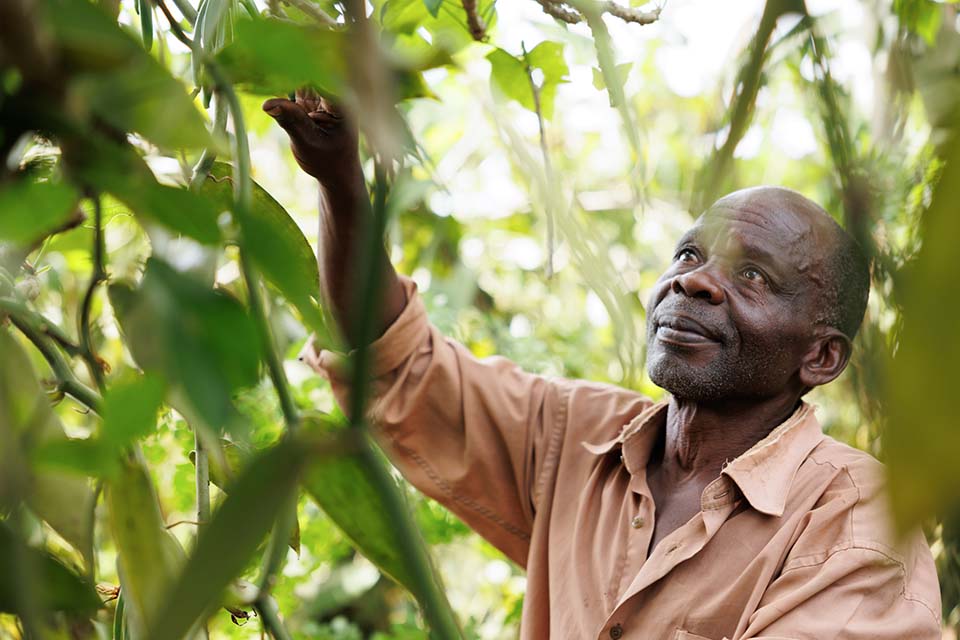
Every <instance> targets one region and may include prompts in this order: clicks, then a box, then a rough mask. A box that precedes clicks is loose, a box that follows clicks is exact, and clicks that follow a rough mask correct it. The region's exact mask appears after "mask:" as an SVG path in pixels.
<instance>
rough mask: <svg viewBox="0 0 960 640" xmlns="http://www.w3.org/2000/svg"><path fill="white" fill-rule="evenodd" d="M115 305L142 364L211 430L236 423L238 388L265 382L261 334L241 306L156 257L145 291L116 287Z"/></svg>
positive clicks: (142, 287)
mask: <svg viewBox="0 0 960 640" xmlns="http://www.w3.org/2000/svg"><path fill="white" fill-rule="evenodd" d="M110 300H111V303H112V304H113V306H114V309H115V310H116V312H117V317H118V318H119V320H120V326H121V327H122V329H123V331H124V333H125V334H126V336H127V341H128V345H129V347H130V350H131V352H132V353H133V356H134V358H136V360H137V362H138V363H139V364H140V366H141V367H143V368H144V369H146V370H149V371H157V372H160V373H162V374H163V376H164V377H165V378H166V379H167V380H168V381H170V384H171V388H172V389H173V390H174V391H175V395H176V397H177V398H178V399H182V400H183V401H184V402H186V403H187V404H188V405H189V408H190V409H192V413H195V414H196V416H197V417H199V418H200V419H201V420H203V422H204V423H205V424H206V425H207V426H209V427H211V428H217V429H219V428H222V427H231V426H233V425H234V419H235V417H236V411H235V409H234V407H233V403H232V401H231V398H232V395H233V393H234V391H236V390H238V389H240V388H243V387H248V386H252V385H253V384H255V383H256V382H257V381H258V379H259V362H260V358H259V354H260V339H259V334H258V333H257V329H256V326H255V325H254V323H253V320H252V319H251V318H250V316H249V315H248V314H247V311H246V309H245V308H244V307H243V305H242V304H240V302H238V301H237V300H236V299H235V298H233V297H231V296H230V295H228V294H227V293H226V292H224V291H221V290H214V289H210V288H209V287H207V286H205V285H203V284H201V283H199V282H196V281H194V280H192V279H191V278H189V277H187V276H185V275H183V274H181V273H178V272H177V271H175V270H174V269H173V268H171V267H170V266H169V265H167V264H166V263H164V262H162V261H160V260H157V259H155V258H151V259H150V260H148V261H147V268H146V272H145V274H144V277H143V280H142V281H141V283H140V286H139V287H137V288H133V287H131V286H130V285H127V284H121V283H115V284H113V285H111V287H110Z"/></svg>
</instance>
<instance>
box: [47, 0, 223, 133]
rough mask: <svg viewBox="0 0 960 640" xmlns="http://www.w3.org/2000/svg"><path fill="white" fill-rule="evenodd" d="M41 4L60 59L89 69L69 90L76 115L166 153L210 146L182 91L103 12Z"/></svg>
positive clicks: (63, 1) (85, 5)
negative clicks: (131, 134) (93, 117)
mask: <svg viewBox="0 0 960 640" xmlns="http://www.w3.org/2000/svg"><path fill="white" fill-rule="evenodd" d="M46 5H47V9H48V11H47V18H48V21H49V23H50V25H51V26H52V27H53V33H54V36H55V37H56V38H57V39H58V41H59V42H60V43H61V46H62V47H63V48H64V54H65V56H64V57H65V58H66V59H67V60H69V61H70V62H71V63H72V64H75V65H78V66H87V67H93V68H92V69H90V71H91V72H90V73H78V74H77V75H75V76H74V77H73V78H72V79H71V82H70V84H69V85H68V95H69V102H70V104H71V105H72V107H73V108H74V109H75V111H76V112H78V113H83V112H85V111H87V110H89V112H90V113H92V114H94V115H96V116H97V117H98V118H100V119H102V120H103V121H105V122H107V123H109V124H111V125H113V126H115V127H117V128H119V129H121V130H123V131H133V132H136V133H139V134H140V135H142V136H143V137H144V138H146V139H148V140H150V141H151V142H153V143H155V144H157V145H159V146H161V147H165V148H180V147H185V148H202V147H206V146H209V145H210V143H211V138H210V135H209V133H208V132H207V127H206V123H205V120H204V118H203V116H202V115H201V113H200V111H199V110H198V109H197V108H196V106H195V105H194V103H193V100H192V99H191V98H190V96H189V95H188V94H187V92H186V88H185V87H184V86H183V85H182V84H181V83H180V82H179V81H178V80H176V79H174V78H173V77H172V76H171V75H170V74H169V73H168V72H167V70H166V69H165V68H164V67H163V65H161V64H160V63H159V62H157V61H156V60H155V59H154V58H153V57H152V56H150V55H149V54H148V53H147V52H146V51H144V50H143V47H142V46H140V44H139V43H137V41H136V40H135V39H134V38H133V37H132V36H130V35H129V34H128V33H126V32H124V31H123V30H122V29H121V28H120V26H119V25H118V24H117V23H116V22H115V21H113V20H111V19H110V18H109V17H108V16H107V15H106V13H105V12H103V11H101V10H100V9H98V8H97V7H95V6H94V5H93V4H91V3H90V2H87V1H86V0H47V2H46Z"/></svg>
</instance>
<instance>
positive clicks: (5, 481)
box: [0, 329, 94, 561]
mask: <svg viewBox="0 0 960 640" xmlns="http://www.w3.org/2000/svg"><path fill="white" fill-rule="evenodd" d="M65 441H67V438H66V435H64V433H63V427H62V426H61V425H60V421H59V420H58V419H57V417H56V415H55V414H54V413H53V410H52V409H51V408H50V403H49V401H48V399H47V395H46V393H44V391H43V389H42V388H41V387H40V384H39V382H38V381H37V378H36V376H35V374H34V372H33V367H32V365H31V364H30V360H29V358H28V357H27V354H26V353H25V352H24V351H23V349H22V348H20V345H19V344H17V342H16V341H15V340H14V339H13V337H12V336H11V335H10V334H9V333H8V332H7V331H5V330H3V329H0V506H3V505H7V506H10V505H12V504H15V503H16V502H19V501H21V500H26V502H27V504H28V505H29V506H30V508H31V509H32V510H33V511H34V512H35V513H36V514H37V515H38V516H40V517H41V518H43V519H44V520H46V521H47V522H48V523H49V524H50V526H51V527H53V528H54V530H55V531H57V533H59V534H60V535H61V536H63V538H64V539H65V540H66V541H67V542H69V543H70V544H71V545H73V546H74V547H76V548H77V550H79V551H80V552H81V553H82V554H83V556H84V558H85V559H86V560H87V561H89V560H90V558H91V557H92V545H93V540H92V537H91V534H92V529H91V523H90V514H91V512H92V508H93V500H94V494H93V490H92V488H91V487H90V483H89V482H88V481H87V480H86V478H81V477H77V476H76V475H73V474H68V473H63V472H60V471H56V470H51V469H43V468H38V469H31V468H30V467H29V466H28V461H29V460H30V459H31V457H32V453H33V451H35V450H36V449H38V448H40V447H43V446H46V445H48V444H49V443H54V442H65Z"/></svg>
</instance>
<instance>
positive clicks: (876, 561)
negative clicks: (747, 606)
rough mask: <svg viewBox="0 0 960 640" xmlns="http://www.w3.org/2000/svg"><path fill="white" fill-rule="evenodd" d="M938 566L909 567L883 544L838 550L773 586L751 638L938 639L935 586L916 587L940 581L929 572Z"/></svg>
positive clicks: (755, 617)
mask: <svg viewBox="0 0 960 640" xmlns="http://www.w3.org/2000/svg"><path fill="white" fill-rule="evenodd" d="M918 535H919V534H918ZM921 537H922V536H921ZM919 544H924V543H922V541H921V542H920V543H919ZM927 555H929V554H927ZM931 571H933V567H932V563H930V566H927V565H926V564H923V563H921V564H919V565H918V566H915V567H908V566H906V564H905V560H904V558H902V557H900V556H899V555H894V554H891V553H890V552H889V551H888V550H885V549H883V548H881V547H876V548H868V547H861V546H852V547H849V548H841V549H839V550H835V551H834V552H832V553H831V554H830V555H829V556H828V557H827V558H826V559H823V560H820V559H817V561H816V562H811V563H809V564H806V565H803V564H800V565H797V566H795V567H794V568H791V569H789V570H786V571H784V572H783V573H782V574H781V575H780V577H779V578H777V579H776V580H775V581H774V582H773V583H772V584H771V585H770V586H769V587H768V588H767V591H766V593H765V594H764V597H763V600H762V602H761V604H760V607H759V608H758V609H757V611H756V612H755V613H754V614H753V615H752V616H751V618H750V625H749V627H748V629H747V632H746V633H745V634H744V636H743V638H744V640H783V639H791V640H808V639H809V640H829V639H831V638H838V639H839V638H843V639H844V640H861V639H862V640H900V639H902V638H911V639H913V640H935V639H937V638H940V637H941V628H940V615H939V612H938V611H936V610H934V609H933V608H932V606H931V604H930V603H929V602H928V601H929V598H927V597H923V596H926V595H929V594H918V593H916V592H914V591H913V589H914V588H920V589H922V588H923V587H924V585H925V584H926V583H930V582H932V583H933V584H936V574H935V573H934V574H933V575H932V576H931V575H926V574H929V573H930V572H931Z"/></svg>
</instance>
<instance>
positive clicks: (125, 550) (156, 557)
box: [104, 456, 183, 637]
mask: <svg viewBox="0 0 960 640" xmlns="http://www.w3.org/2000/svg"><path fill="white" fill-rule="evenodd" d="M104 498H105V503H106V505H107V511H108V514H109V521H110V531H111V533H112V534H113V540H114V543H115V544H116V546H117V571H118V573H119V574H120V584H121V588H122V589H123V594H124V597H125V614H126V620H127V623H128V624H129V625H130V628H131V629H132V630H133V631H134V633H133V636H134V637H143V634H144V631H145V630H146V628H147V625H148V624H149V622H150V621H151V620H154V619H155V617H154V616H155V615H156V613H157V607H158V606H159V603H160V602H161V601H162V600H161V599H162V598H163V597H164V595H165V594H166V593H167V590H168V589H169V588H170V585H171V584H172V581H173V577H174V576H175V575H177V572H178V569H179V567H180V566H181V565H182V564H183V552H182V550H181V549H180V545H179V543H178V542H177V541H176V539H175V538H174V537H173V536H172V535H171V534H170V532H169V531H167V530H166V528H165V527H164V521H163V515H162V514H161V512H160V503H159V500H158V499H157V492H156V490H155V489H154V486H153V481H152V480H151V479H150V473H149V472H148V471H147V469H146V467H145V466H144V463H143V461H142V459H141V458H140V456H134V457H125V458H124V460H123V463H122V469H121V472H120V474H119V475H118V476H117V479H116V480H114V481H111V482H109V483H107V484H106V487H105V492H104Z"/></svg>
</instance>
